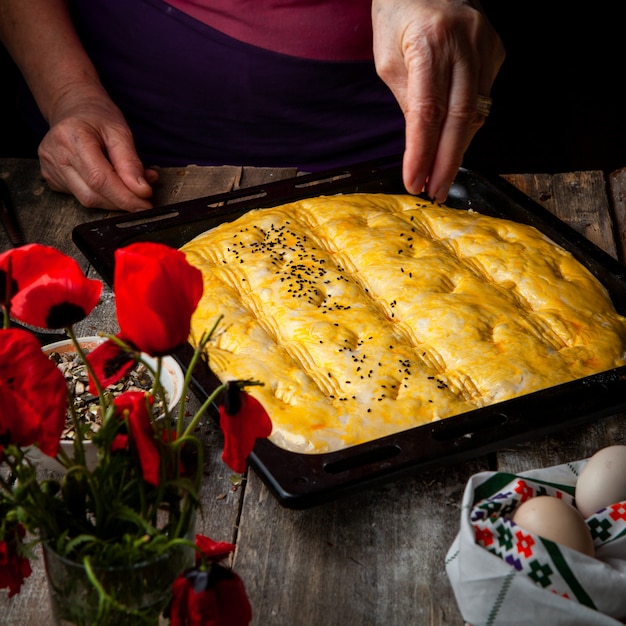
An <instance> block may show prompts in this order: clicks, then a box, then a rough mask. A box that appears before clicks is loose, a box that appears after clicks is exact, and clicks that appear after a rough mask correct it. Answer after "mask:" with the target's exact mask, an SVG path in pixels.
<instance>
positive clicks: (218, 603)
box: [170, 565, 252, 626]
mask: <svg viewBox="0 0 626 626" xmlns="http://www.w3.org/2000/svg"><path fill="white" fill-rule="evenodd" d="M251 620H252V609H251V607H250V602H249V601H248V596H247V595H246V590H245V588H244V585H243V582H242V581H241V579H240V578H239V576H237V574H235V572H233V571H232V570H230V569H227V568H225V567H222V566H221V565H212V566H211V568H210V569H209V570H207V571H203V570H199V569H191V570H189V571H188V572H186V573H185V574H183V575H182V576H179V577H178V578H177V579H176V580H175V581H174V584H173V586H172V604H171V608H170V624H171V626H247V625H248V624H249V623H250V621H251Z"/></svg>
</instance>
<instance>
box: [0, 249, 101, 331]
mask: <svg viewBox="0 0 626 626" xmlns="http://www.w3.org/2000/svg"><path fill="white" fill-rule="evenodd" d="M9 272H10V274H11V279H12V283H11V286H10V287H9V290H10V291H11V294H4V295H5V296H6V295H9V296H10V297H11V313H12V315H13V316H14V317H15V318H16V319H18V320H20V321H22V322H24V323H26V324H31V325H32V326H38V327H39V328H67V327H69V326H72V325H74V324H76V323H77V322H80V321H81V320H83V319H84V318H85V317H87V315H89V313H91V311H92V309H93V308H94V307H95V306H96V304H98V300H99V299H100V293H101V292H102V283H101V282H100V281H98V280H91V279H90V278H87V277H86V276H85V274H84V272H83V270H82V269H81V268H80V265H78V263H77V262H76V261H75V260H74V259H72V258H71V257H69V256H67V255H66V254H63V253H62V252H59V251H58V250H56V249H55V248H50V247H48V246H42V245H40V244H29V245H26V246H22V247H20V248H15V249H13V250H9V251H8V252H5V253H4V254H3V255H1V256H0V280H2V278H3V274H4V283H5V284H6V275H7V274H8V273H9ZM5 291H6V289H5Z"/></svg>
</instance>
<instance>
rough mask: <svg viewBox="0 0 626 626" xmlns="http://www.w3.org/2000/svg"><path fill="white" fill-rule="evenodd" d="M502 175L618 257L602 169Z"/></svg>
mask: <svg viewBox="0 0 626 626" xmlns="http://www.w3.org/2000/svg"><path fill="white" fill-rule="evenodd" d="M503 178H505V179H506V180H508V181H509V182H510V183H512V184H513V185H515V186H516V187H517V188H518V189H520V191H523V192H524V193H525V194H526V195H527V196H529V197H531V198H532V199H533V200H535V201H536V202H538V203H539V204H541V205H542V206H544V207H545V208H546V209H548V210H550V211H551V212H552V213H554V214H555V215H556V216H557V217H559V218H560V219H562V220H563V221H564V222H566V223H567V224H569V225H570V226H572V227H573V228H574V229H575V230H577V231H578V232H579V233H580V234H582V235H584V236H585V237H586V238H587V239H589V240H590V241H592V242H593V243H595V244H596V245H597V246H599V247H600V248H602V249H603V250H604V251H605V252H608V253H609V254H610V255H612V256H613V257H617V246H616V242H615V231H614V223H613V216H612V213H611V209H610V204H609V199H608V197H607V193H606V180H605V177H604V174H603V173H602V172H600V171H591V172H571V173H566V174H555V175H551V174H512V175H505V176H503Z"/></svg>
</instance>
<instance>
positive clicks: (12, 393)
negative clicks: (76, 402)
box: [0, 328, 67, 456]
mask: <svg viewBox="0 0 626 626" xmlns="http://www.w3.org/2000/svg"><path fill="white" fill-rule="evenodd" d="M0 388H1V389H2V391H1V393H0V397H1V398H2V402H0V439H1V440H7V441H8V442H9V443H13V444H15V445H18V446H23V447H26V446H29V445H32V444H35V443H37V444H38V445H39V448H40V449H41V451H42V452H43V453H44V454H47V455H49V456H56V454H57V452H58V451H59V446H60V440H61V434H62V432H63V428H64V426H65V416H66V414H67V386H66V382H65V377H64V376H63V374H62V373H61V371H60V370H59V368H58V367H57V366H56V365H55V363H53V362H52V361H50V359H48V357H47V356H46V355H45V354H44V353H43V352H42V350H41V345H40V343H39V341H38V340H37V339H36V337H35V336H34V335H32V334H31V333H29V332H27V331H25V330H22V329H17V328H13V329H7V330H2V331H0Z"/></svg>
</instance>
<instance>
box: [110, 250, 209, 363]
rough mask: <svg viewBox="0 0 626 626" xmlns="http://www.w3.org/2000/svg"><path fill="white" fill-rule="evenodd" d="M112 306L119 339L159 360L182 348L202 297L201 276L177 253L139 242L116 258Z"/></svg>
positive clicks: (116, 255)
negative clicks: (160, 357) (116, 321)
mask: <svg viewBox="0 0 626 626" xmlns="http://www.w3.org/2000/svg"><path fill="white" fill-rule="evenodd" d="M114 287H115V301H116V308H117V318H118V322H119V325H120V331H121V333H120V334H121V336H122V337H123V338H124V339H125V340H126V341H128V342H129V343H132V344H133V345H134V346H136V347H137V348H138V349H139V350H141V351H142V352H146V353H147V354H150V355H151V356H163V355H165V354H168V353H171V352H173V351H174V350H176V349H177V348H179V347H180V346H182V345H184V344H185V343H186V342H187V340H188V338H189V332H190V328H191V316H192V314H193V312H194V311H195V309H196V307H197V305H198V302H199V300H200V297H201V296H202V290H203V280H202V273H201V272H200V270H198V269H197V268H195V267H192V266H191V265H190V264H189V263H188V262H187V259H186V258H185V255H184V254H183V253H182V252H180V251H179V250H175V249H173V248H170V247H168V246H165V245H163V244H158V243H152V242H141V243H136V244H132V245H130V246H127V247H125V248H120V249H118V250H116V252H115V275H114Z"/></svg>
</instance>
